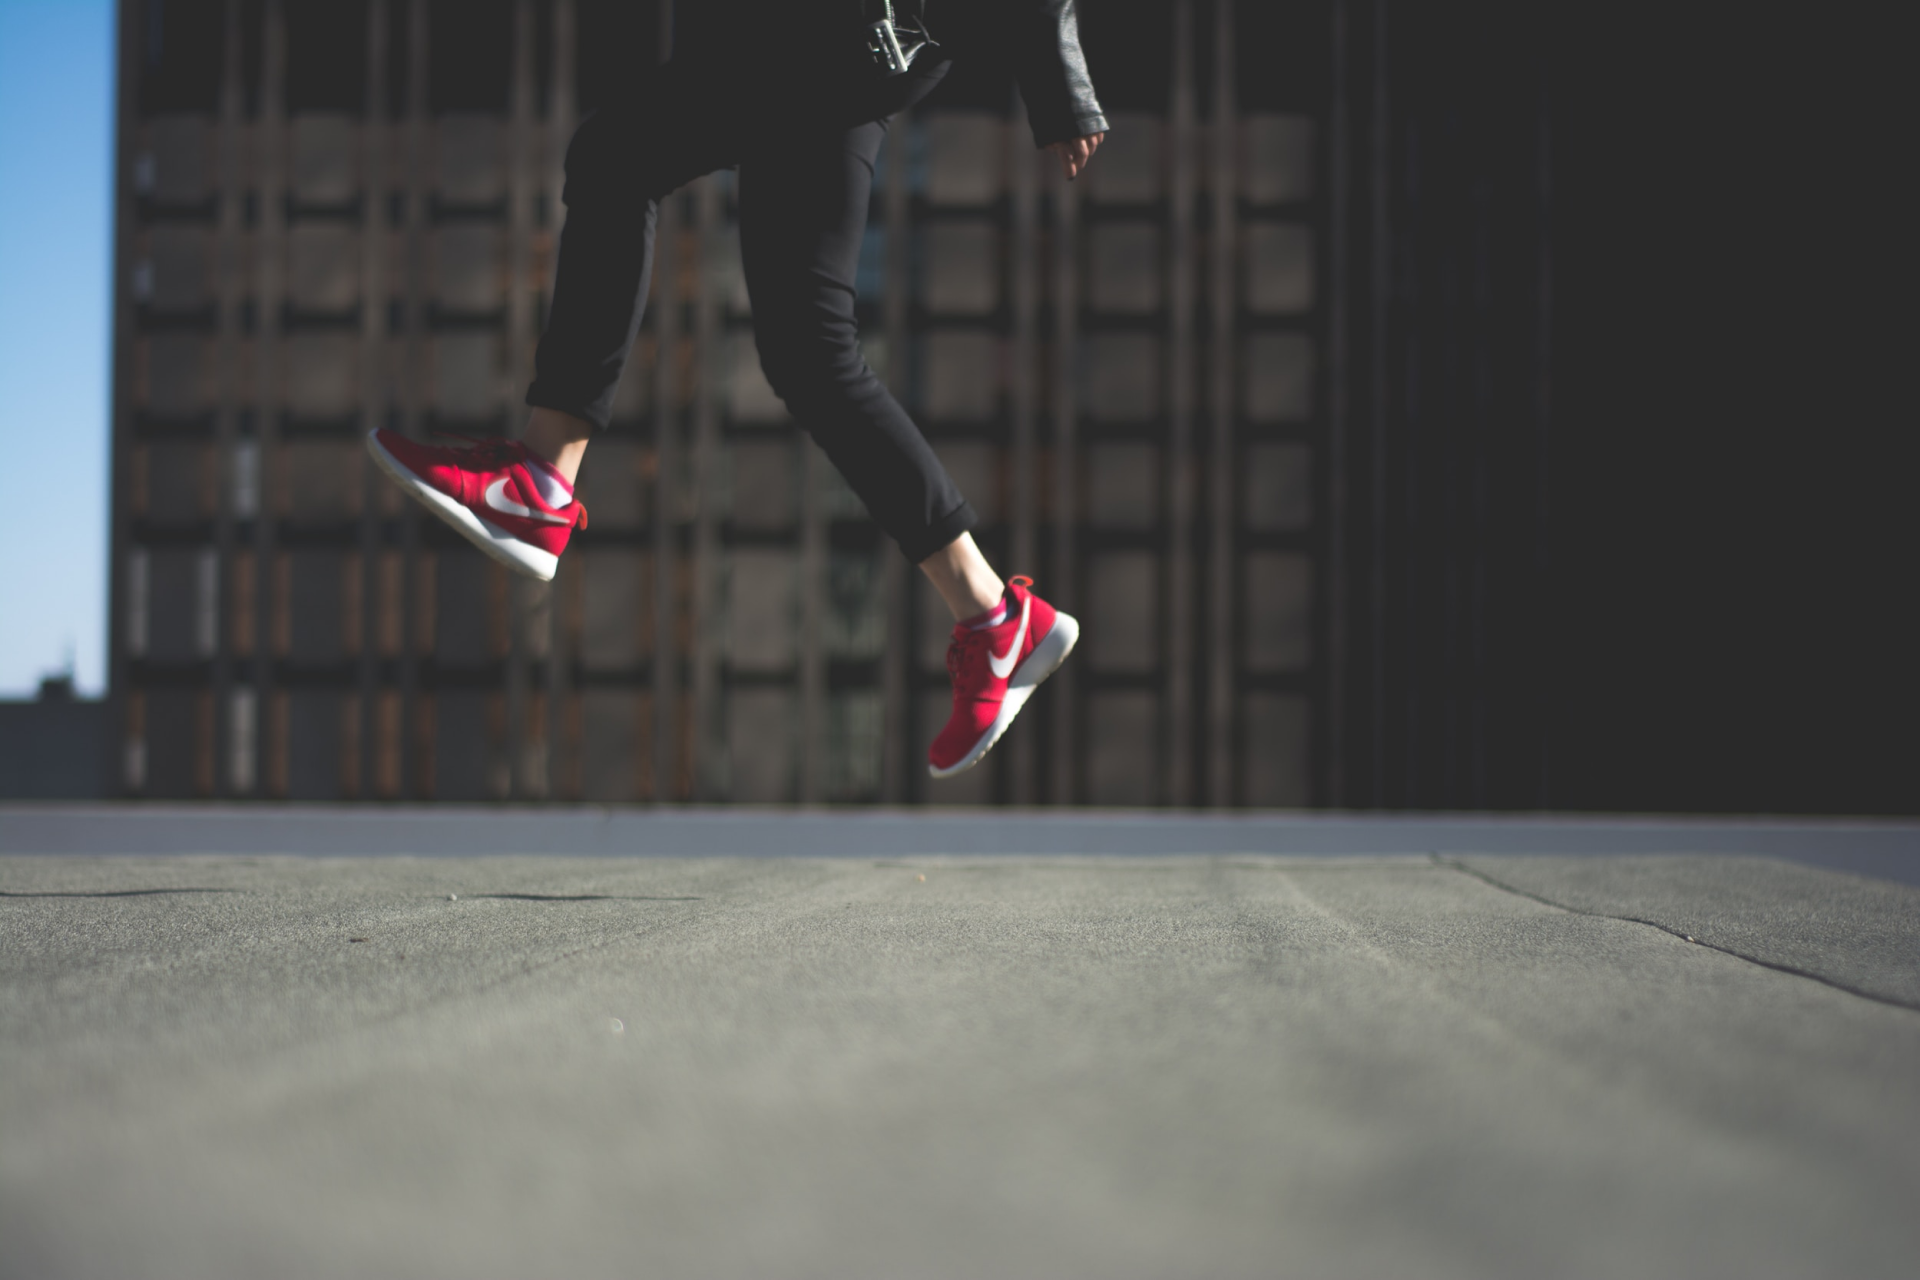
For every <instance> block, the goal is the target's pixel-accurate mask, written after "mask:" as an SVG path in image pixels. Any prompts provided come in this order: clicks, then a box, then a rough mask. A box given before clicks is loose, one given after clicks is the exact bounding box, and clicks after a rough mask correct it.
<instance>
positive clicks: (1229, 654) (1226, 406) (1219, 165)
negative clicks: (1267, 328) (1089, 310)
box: [1199, 0, 1240, 806]
mask: <svg viewBox="0 0 1920 1280" xmlns="http://www.w3.org/2000/svg"><path fill="white" fill-rule="evenodd" d="M1213 8H1214V29H1213V133H1212V143H1213V145H1212V148H1211V153H1212V154H1211V160H1212V168H1213V172H1212V175H1211V180H1210V183H1209V185H1210V186H1211V188H1212V196H1213V236H1212V242H1211V243H1210V245H1209V246H1208V249H1209V254H1210V261H1209V266H1210V268H1211V270H1210V272H1209V279H1208V284H1207V289H1208V294H1209V301H1210V302H1211V303H1212V313H1213V314H1212V323H1211V325H1210V328H1211V331H1212V332H1211V334H1210V335H1209V337H1210V341H1211V349H1210V353H1209V354H1210V356H1211V363H1210V376H1209V378H1208V383H1209V386H1208V395H1207V402H1208V403H1207V407H1208V410H1209V412H1210V414H1211V418H1212V427H1213V430H1212V439H1211V440H1210V441H1209V444H1208V455H1209V456H1208V461H1209V463H1210V471H1211V476H1210V478H1209V483H1208V485H1207V489H1208V493H1209V514H1210V516H1211V527H1210V528H1209V530H1208V533H1207V550H1208V553H1209V557H1210V566H1209V567H1210V570H1211V572H1210V581H1209V582H1208V587H1207V603H1208V622H1207V639H1208V650H1209V656H1208V660H1207V674H1208V683H1207V725H1208V740H1207V750H1206V753H1205V756H1204V759H1205V761H1206V769H1207V781H1206V785H1205V786H1204V787H1203V788H1202V789H1201V791H1200V793H1199V794H1200V795H1202V796H1204V797H1205V798H1206V799H1207V801H1208V802H1209V803H1211V804H1213V805H1216V806H1225V805H1229V804H1232V803H1233V796H1234V778H1235V774H1236V767H1237V765H1238V763H1239V762H1238V760H1237V758H1236V753H1235V751H1234V715H1233V707H1234V697H1233V686H1234V661H1233V658H1234V651H1235V648H1236V646H1235V644H1234V618H1235V616H1236V615H1235V611H1234V590H1233V581H1234V564H1235V561H1236V558H1237V557H1236V556H1235V547H1234V529H1235V527H1236V526H1235V517H1236V509H1237V506H1238V504H1237V502H1236V498H1237V496H1238V495H1237V493H1236V492H1235V491H1236V490H1237V489H1238V487H1239V486H1238V485H1237V484H1235V482H1234V478H1235V476H1236V475H1237V474H1238V469H1237V465H1236V464H1237V461H1238V457H1237V453H1236V449H1237V441H1236V439H1235V435H1236V433H1235V430H1234V426H1235V423H1236V422H1237V420H1238V412H1237V405H1236V402H1235V396H1234V379H1233V373H1234V368H1235V351H1234V347H1235V344H1236V343H1237V342H1238V340H1239V333H1238V332H1237V330H1238V326H1237V325H1236V324H1235V323H1234V321H1235V319H1236V314H1235V312H1236V305H1235V304H1236V302H1237V299H1238V289H1237V284H1238V278H1237V273H1236V272H1235V270H1234V260H1235V251H1236V247H1237V246H1236V235H1235V233H1236V231H1237V230H1238V227H1239V222H1240V218H1239V207H1238V198H1237V196H1236V192H1235V185H1234V158H1235V153H1236V145H1237V139H1238V135H1239V127H1240V117H1239V102H1238V99H1237V94H1236V90H1235V86H1234V56H1235V55H1234V43H1233V0H1216V3H1215V4H1214V7H1213Z"/></svg>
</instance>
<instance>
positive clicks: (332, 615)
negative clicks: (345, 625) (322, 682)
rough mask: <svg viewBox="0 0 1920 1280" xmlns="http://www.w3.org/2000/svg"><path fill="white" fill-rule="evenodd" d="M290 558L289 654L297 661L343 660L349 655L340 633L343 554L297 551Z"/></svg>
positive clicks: (317, 662) (327, 661)
mask: <svg viewBox="0 0 1920 1280" xmlns="http://www.w3.org/2000/svg"><path fill="white" fill-rule="evenodd" d="M288 560H289V562H290V563H289V566H288V578H289V581H288V590H289V592H290V593H291V594H290V598H289V600H288V602H287V608H288V611H289V621H290V624H291V632H290V639H291V642H292V643H291V646H290V650H289V653H288V656H289V657H290V658H292V659H293V660H294V661H295V662H298V663H315V664H320V663H334V662H338V661H340V660H341V659H342V658H343V657H345V656H346V648H345V645H344V644H343V643H342V640H343V636H342V634H341V605H342V598H341V596H342V592H341V587H342V572H341V570H342V556H341V554H340V553H339V552H338V551H295V552H292V553H291V554H290V555H289V556H288Z"/></svg>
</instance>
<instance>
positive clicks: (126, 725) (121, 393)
mask: <svg viewBox="0 0 1920 1280" xmlns="http://www.w3.org/2000/svg"><path fill="white" fill-rule="evenodd" d="M143 7H144V6H142V5H141V4H139V3H138V2H137V0H120V15H119V16H120V25H119V28H118V35H119V49H118V52H119V66H118V68H117V70H118V72H119V93H118V95H117V101H116V108H117V117H118V118H117V120H116V124H117V125H118V128H117V129H116V131H115V135H114V139H115V146H114V170H113V175H114V194H115V199H114V223H113V238H114V272H113V301H114V307H113V389H112V393H111V394H112V397H113V399H112V414H113V418H112V453H111V455H110V456H111V458H112V467H113V492H112V499H111V508H110V511H111V514H110V515H109V520H110V521H111V524H112V528H111V531H110V533H109V539H110V541H109V543H108V545H109V546H110V547H111V548H112V552H111V556H110V569H109V573H110V581H109V582H108V584H107V622H108V627H107V714H108V724H109V725H111V726H112V728H111V730H110V731H109V739H110V742H111V743H112V746H110V747H109V748H108V752H109V755H108V758H107V759H104V760H101V761H99V767H100V770H101V773H102V776H103V777H107V778H110V779H112V790H113V792H115V793H116V794H122V795H124V794H130V793H132V792H133V791H134V789H135V788H134V785H133V783H134V778H133V777H132V776H131V775H132V773H133V770H132V768H131V765H132V763H133V761H132V756H133V753H134V751H135V749H136V747H135V743H134V741H133V738H132V734H131V732H130V731H131V728H132V725H131V721H130V716H131V714H132V706H131V703H132V700H133V695H134V692H135V691H134V689H133V688H132V678H133V670H132V664H131V662H130V661H129V655H128V653H127V623H128V618H127V594H128V575H129V573H130V571H131V570H130V566H131V564H132V559H133V551H134V547H133V542H132V534H133V530H132V527H131V526H132V522H131V520H130V519H129V518H128V511H127V504H128V500H129V498H130V497H131V493H132V491H131V489H130V487H129V485H128V481H129V479H130V471H131V466H132V454H133V443H134V441H133V404H132V388H133V363H134V349H133V347H134V333H133V302H132V297H131V292H132V290H131V286H130V281H129V277H130V274H131V271H130V269H131V267H132V264H133V231H134V207H135V206H134V197H133V196H132V194H131V193H130V192H129V190H128V184H129V180H130V179H131V177H132V174H133V156H134V137H135V132H136V130H137V128H138V123H139V118H140V114H139V112H140V77H139V68H140V62H141V59H140V43H139V41H140V34H139V33H140V32H141V31H142V30H143V29H144V28H143V24H142V23H141V22H140V20H139V19H140V12H141V9H142V8H143Z"/></svg>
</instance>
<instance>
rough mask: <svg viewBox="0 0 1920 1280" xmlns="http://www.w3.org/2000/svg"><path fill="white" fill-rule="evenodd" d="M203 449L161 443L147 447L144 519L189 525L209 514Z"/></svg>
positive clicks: (195, 445)
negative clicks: (145, 514) (145, 512)
mask: <svg viewBox="0 0 1920 1280" xmlns="http://www.w3.org/2000/svg"><path fill="white" fill-rule="evenodd" d="M208 454H209V451H208V449H207V446H206V445H204V444H201V443H199V442H198V441H180V440H163V441H156V442H154V443H153V444H151V445H148V446H147V495H146V496H147V519H148V520H150V521H152V522H153V523H154V524H157V525H181V524H193V523H195V522H197V521H200V520H204V519H206V518H207V517H208V516H210V515H211V514H212V511H211V510H210V504H209V503H208V501H207V499H208V497H209V496H210V495H209V492H208V490H209V484H208V480H209V475H208V469H209V465H210V459H209V456H208Z"/></svg>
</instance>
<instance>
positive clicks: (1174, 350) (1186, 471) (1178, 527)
mask: <svg viewBox="0 0 1920 1280" xmlns="http://www.w3.org/2000/svg"><path fill="white" fill-rule="evenodd" d="M1193 98H1194V86H1193V0H1174V6H1173V104H1172V106H1173V110H1172V119H1171V121H1170V122H1169V133H1170V136H1169V138H1168V151H1169V153H1170V154H1171V156H1172V160H1173V165H1172V172H1171V174H1170V182H1169V189H1168V192H1167V198H1168V203H1169V217H1168V235H1169V237H1170V239H1171V241H1172V243H1171V246H1170V247H1171V250H1172V252H1171V254H1170V255H1169V262H1168V288H1167V305H1168V311H1169V319H1170V324H1169V332H1168V340H1167V364H1168V376H1167V526H1168V540H1167V608H1166V614H1165V618H1166V626H1167V657H1166V667H1165V671H1166V694H1165V696H1166V700H1167V703H1166V726H1167V738H1166V741H1167V755H1166V760H1165V780H1164V782H1163V784H1162V787H1163V791H1164V794H1165V797H1166V801H1167V803H1169V804H1175V805H1183V804H1187V803H1188V802H1189V801H1190V799H1191V797H1192V791H1191V782H1192V778H1193V696H1192V690H1193V576H1194V575H1193V390H1194V387H1193V382H1194V367H1193V365H1194V359H1193V309H1194V307H1193V304H1194V297H1193V294H1194V289H1193V276H1194V269H1193V268H1194V261H1193V259H1194V253H1193V185H1194V184H1193V180H1194V162H1193V138H1194V133H1195V121H1194V101H1193Z"/></svg>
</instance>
